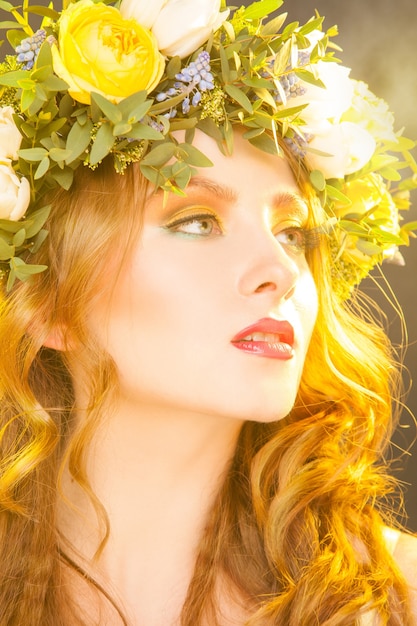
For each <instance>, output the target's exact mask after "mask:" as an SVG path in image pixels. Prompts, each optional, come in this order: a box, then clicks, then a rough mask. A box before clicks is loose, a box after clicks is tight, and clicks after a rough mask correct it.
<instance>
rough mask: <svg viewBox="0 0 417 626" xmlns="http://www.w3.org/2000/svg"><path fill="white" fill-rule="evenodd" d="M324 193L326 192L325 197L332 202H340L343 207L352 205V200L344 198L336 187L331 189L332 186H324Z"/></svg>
mask: <svg viewBox="0 0 417 626" xmlns="http://www.w3.org/2000/svg"><path fill="white" fill-rule="evenodd" d="M326 191H327V195H328V196H329V198H331V199H332V200H337V201H338V202H342V204H344V205H349V204H352V200H350V198H348V196H345V194H344V193H342V192H341V191H340V190H339V189H337V188H336V187H333V186H332V185H326Z"/></svg>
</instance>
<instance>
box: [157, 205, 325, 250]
mask: <svg viewBox="0 0 417 626" xmlns="http://www.w3.org/2000/svg"><path fill="white" fill-rule="evenodd" d="M204 221H206V222H210V224H211V225H212V228H211V230H210V231H209V232H203V233H195V232H194V233H190V232H188V233H187V232H184V231H181V226H184V225H187V224H188V225H190V224H193V222H195V223H197V222H200V223H202V222H204ZM216 227H217V231H218V232H213V230H214V229H215V228H216ZM165 228H166V229H167V230H169V231H171V232H180V233H182V234H184V235H186V236H189V237H210V236H213V235H222V234H223V233H224V228H223V225H222V223H221V221H220V219H219V218H218V217H216V216H215V215H213V214H212V213H209V212H203V213H191V214H188V215H184V216H183V217H178V218H177V219H174V220H173V221H172V222H169V223H168V224H167V225H166V226H165ZM282 235H296V238H297V240H296V241H295V242H289V241H287V242H282V241H281V242H280V243H281V245H283V246H285V247H288V248H290V249H292V250H293V251H294V252H296V253H303V252H305V251H306V250H310V249H312V248H316V247H317V246H319V245H320V242H321V231H320V229H319V228H311V229H308V228H305V227H301V226H290V227H288V228H284V229H283V230H280V231H278V232H277V233H276V234H275V237H276V239H278V238H279V237H280V236H282Z"/></svg>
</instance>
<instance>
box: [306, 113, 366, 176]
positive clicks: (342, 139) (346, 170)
mask: <svg viewBox="0 0 417 626" xmlns="http://www.w3.org/2000/svg"><path fill="white" fill-rule="evenodd" d="M315 130H316V134H315V135H314V137H313V139H312V140H311V141H310V142H309V144H308V145H309V148H311V149H312V150H317V151H319V152H321V153H324V154H317V153H315V152H307V156H306V161H307V164H308V166H309V167H310V168H311V169H317V170H320V171H321V172H322V174H323V175H324V177H325V178H344V176H346V175H347V174H352V173H353V172H356V171H358V170H360V169H361V168H362V167H364V165H366V163H368V161H369V160H370V159H371V158H372V155H373V153H374V152H375V147H376V143H375V140H374V138H373V137H372V135H370V133H368V131H366V130H365V129H363V128H361V127H360V126H358V125H357V124H353V123H352V122H341V123H340V124H330V123H329V122H322V124H321V127H320V129H319V130H318V129H317V128H316V129H315ZM311 131H312V129H311Z"/></svg>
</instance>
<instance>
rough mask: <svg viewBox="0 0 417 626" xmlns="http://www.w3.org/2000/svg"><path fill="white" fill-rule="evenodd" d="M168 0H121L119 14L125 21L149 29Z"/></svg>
mask: <svg viewBox="0 0 417 626" xmlns="http://www.w3.org/2000/svg"><path fill="white" fill-rule="evenodd" d="M167 2H169V0H122V3H121V5H120V13H121V14H122V17H123V18H124V19H125V20H130V19H134V20H136V21H137V22H139V24H140V25H141V26H144V27H145V28H149V29H151V28H152V26H153V24H154V22H155V20H156V18H157V17H158V15H159V13H160V11H161V9H162V7H163V6H165V4H167Z"/></svg>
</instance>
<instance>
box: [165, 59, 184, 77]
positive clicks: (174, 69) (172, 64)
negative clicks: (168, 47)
mask: <svg viewBox="0 0 417 626" xmlns="http://www.w3.org/2000/svg"><path fill="white" fill-rule="evenodd" d="M180 71H181V59H180V57H179V56H175V57H172V58H171V59H170V60H169V62H168V65H167V67H166V74H167V76H168V78H169V79H170V80H174V78H175V75H176V74H178V73H179V72H180Z"/></svg>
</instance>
